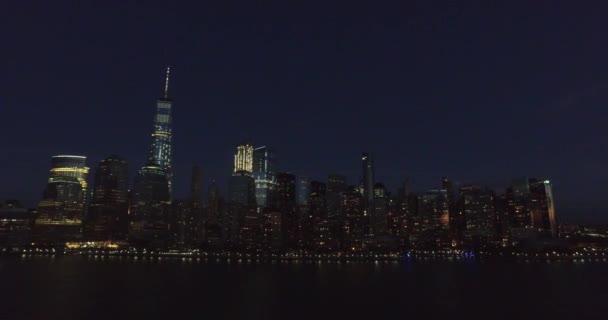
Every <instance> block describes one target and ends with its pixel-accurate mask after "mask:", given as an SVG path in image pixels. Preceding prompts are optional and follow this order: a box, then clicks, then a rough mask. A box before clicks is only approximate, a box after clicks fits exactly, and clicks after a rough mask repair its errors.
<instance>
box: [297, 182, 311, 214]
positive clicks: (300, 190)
mask: <svg viewBox="0 0 608 320" xmlns="http://www.w3.org/2000/svg"><path fill="white" fill-rule="evenodd" d="M296 191H297V204H298V206H299V207H308V197H309V196H310V178H308V177H298V182H297V185H296Z"/></svg>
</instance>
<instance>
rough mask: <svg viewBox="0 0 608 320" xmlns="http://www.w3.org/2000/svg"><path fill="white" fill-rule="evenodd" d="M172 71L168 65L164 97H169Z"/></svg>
mask: <svg viewBox="0 0 608 320" xmlns="http://www.w3.org/2000/svg"><path fill="white" fill-rule="evenodd" d="M170 73H171V67H170V66H167V75H166V76H165V88H164V90H163V99H169V74H170Z"/></svg>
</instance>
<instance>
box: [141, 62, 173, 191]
mask: <svg viewBox="0 0 608 320" xmlns="http://www.w3.org/2000/svg"><path fill="white" fill-rule="evenodd" d="M169 73H170V68H169V67H167V73H166V75H165V86H164V87H163V90H162V94H161V97H160V98H159V99H158V101H157V103H156V115H155V116H154V129H153V130H152V144H151V146H150V156H149V157H148V162H147V164H146V166H150V167H152V166H156V167H159V168H160V169H161V170H162V171H163V172H164V174H165V175H166V176H167V178H166V181H167V184H168V190H169V199H171V197H172V195H173V193H172V190H173V187H172V183H173V170H172V164H171V158H172V148H173V146H172V133H171V132H172V126H171V122H172V121H171V105H172V103H173V100H171V98H169Z"/></svg>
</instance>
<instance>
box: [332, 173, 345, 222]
mask: <svg viewBox="0 0 608 320" xmlns="http://www.w3.org/2000/svg"><path fill="white" fill-rule="evenodd" d="M346 188H347V184H346V177H345V176H343V175H340V174H330V175H328V176H327V215H328V216H329V217H335V216H337V215H338V211H339V210H340V194H341V193H343V192H344V191H346Z"/></svg>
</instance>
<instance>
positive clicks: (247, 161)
mask: <svg viewBox="0 0 608 320" xmlns="http://www.w3.org/2000/svg"><path fill="white" fill-rule="evenodd" d="M232 172H233V173H235V174H236V173H237V172H238V173H239V174H241V173H243V172H245V173H247V174H248V175H251V174H252V172H253V145H252V144H251V143H248V142H245V143H242V144H240V145H238V146H236V153H235V154H234V168H233V171H232Z"/></svg>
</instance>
